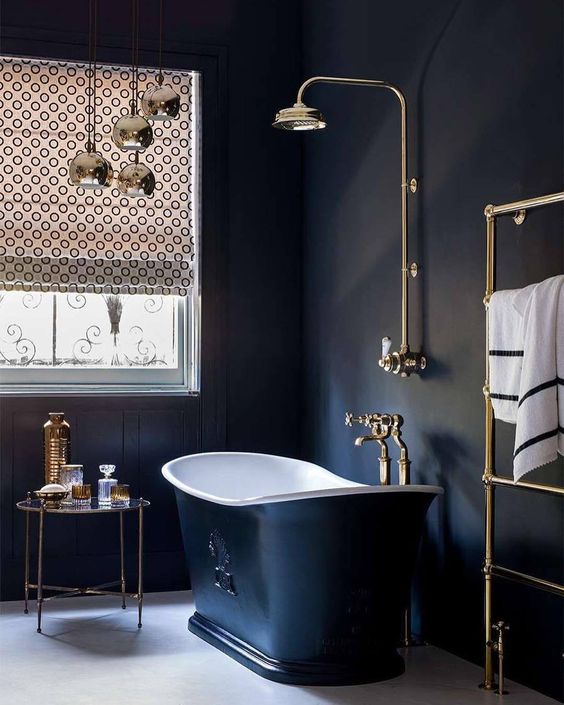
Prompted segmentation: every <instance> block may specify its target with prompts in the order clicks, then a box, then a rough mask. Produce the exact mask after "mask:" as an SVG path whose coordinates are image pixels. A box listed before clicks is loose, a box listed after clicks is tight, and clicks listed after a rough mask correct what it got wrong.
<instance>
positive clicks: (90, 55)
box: [86, 0, 94, 152]
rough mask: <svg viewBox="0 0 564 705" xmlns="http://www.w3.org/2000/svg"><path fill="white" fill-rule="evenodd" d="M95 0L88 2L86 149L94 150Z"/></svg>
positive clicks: (88, 150)
mask: <svg viewBox="0 0 564 705" xmlns="http://www.w3.org/2000/svg"><path fill="white" fill-rule="evenodd" d="M93 14H94V0H90V2H89V3H88V126H87V134H86V151H87V152H91V151H92V147H93V145H92V64H93V62H92V58H93V50H92V45H93V41H92V37H93V33H94V22H93Z"/></svg>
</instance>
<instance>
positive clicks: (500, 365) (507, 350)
mask: <svg viewBox="0 0 564 705" xmlns="http://www.w3.org/2000/svg"><path fill="white" fill-rule="evenodd" d="M535 286H536V284H533V285H532V286H530V287H527V290H529V292H528V293H529V294H530V291H531V290H532V289H533V288H534V287H535ZM525 291H526V290H525V289H510V290H508V291H496V292H495V293H494V294H492V297H491V299H490V304H489V342H488V348H489V359H490V399H491V401H492V406H493V409H494V415H495V417H496V419H499V420H500V421H506V422H507V423H517V409H518V404H519V387H520V384H521V371H522V369H523V355H524V350H523V345H524V330H523V311H522V310H521V309H520V308H517V307H516V306H515V301H516V300H517V297H520V298H522V296H523V293H524V292H525Z"/></svg>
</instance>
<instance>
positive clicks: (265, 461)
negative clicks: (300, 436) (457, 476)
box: [162, 452, 442, 506]
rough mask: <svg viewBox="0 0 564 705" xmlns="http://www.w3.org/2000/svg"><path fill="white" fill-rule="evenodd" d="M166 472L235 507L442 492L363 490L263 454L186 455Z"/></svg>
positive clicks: (185, 486)
mask: <svg viewBox="0 0 564 705" xmlns="http://www.w3.org/2000/svg"><path fill="white" fill-rule="evenodd" d="M162 473H163V475H164V477H165V478H166V479H167V480H168V481H169V482H170V483H172V484H173V485H174V486H175V487H178V489H180V490H183V491H184V492H187V493H188V494H191V495H193V496H195V497H200V498H201V499H207V500H208V501H211V502H216V503H217V504H225V505H234V506H238V505H245V504H261V503H267V502H284V501H290V500H296V499H306V498H312V497H323V496H335V495H342V494H367V493H372V492H405V491H411V492H413V491H418V492H431V493H433V494H441V493H442V489H441V488H440V487H435V486H433V485H406V486H399V485H387V486H381V485H363V484H361V483H358V482H353V481H352V480H347V479H345V478H343V477H340V476H339V475H335V474H334V473H332V472H330V471H329V470H326V469H325V468H323V467H321V466H319V465H315V464H314V463H308V462H305V461H303V460H295V459H294V458H284V457H281V456H276V455H264V454H262V453H230V452H218V453H198V454H195V455H186V456H184V457H182V458H176V459H175V460H171V461H170V462H168V463H167V464H166V465H164V467H163V469H162Z"/></svg>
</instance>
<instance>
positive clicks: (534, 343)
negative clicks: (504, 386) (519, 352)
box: [513, 276, 564, 480]
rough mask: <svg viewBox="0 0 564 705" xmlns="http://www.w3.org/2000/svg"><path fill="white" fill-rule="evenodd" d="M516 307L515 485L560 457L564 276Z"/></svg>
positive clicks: (563, 443)
mask: <svg viewBox="0 0 564 705" xmlns="http://www.w3.org/2000/svg"><path fill="white" fill-rule="evenodd" d="M524 291H525V290H523V292H524ZM514 306H515V308H516V309H517V310H520V311H522V313H523V359H522V362H523V364H522V371H521V379H520V383H519V401H518V403H517V428H516V432H515V451H514V455H513V476H514V478H515V480H519V479H521V478H522V477H523V475H525V474H526V473H528V472H530V471H531V470H533V469H534V468H537V467H539V466H541V465H545V464H546V463H550V462H552V461H553V460H556V458H557V456H558V453H560V454H563V455H564V428H563V427H564V386H562V385H564V379H563V377H564V276H557V277H552V278H551V279H547V280H546V281H544V282H541V283H540V284H536V285H534V286H533V288H532V291H530V292H529V293H528V294H527V295H525V294H524V293H523V294H522V295H517V297H516V300H515V301H514Z"/></svg>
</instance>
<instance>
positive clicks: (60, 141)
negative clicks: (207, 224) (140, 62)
mask: <svg viewBox="0 0 564 705" xmlns="http://www.w3.org/2000/svg"><path fill="white" fill-rule="evenodd" d="M87 68H88V67H87V65H85V64H76V63H69V62H60V61H44V60H38V59H27V58H26V59H24V58H19V57H8V56H5V57H0V162H1V163H2V165H3V166H2V169H1V170H0V289H4V290H12V289H23V290H28V291H29V290H37V291H63V292H65V291H76V292H104V293H114V294H115V293H129V294H135V293H139V294H178V295H181V296H184V295H186V294H187V293H188V292H189V290H190V287H191V286H192V283H193V280H194V268H195V266H196V262H195V255H196V243H197V226H198V212H197V208H198V204H197V200H198V199H197V178H198V174H197V171H198V168H197V159H198V154H197V152H198V149H197V147H198V129H199V126H198V123H199V120H198V110H199V100H198V95H199V94H198V88H199V74H198V73H196V72H187V71H183V72H180V71H174V72H167V77H166V80H167V81H168V82H170V83H172V85H173V86H174V88H175V90H176V91H177V93H179V94H180V98H181V110H180V115H179V117H178V118H176V119H175V120H172V121H167V122H165V123H154V125H153V133H154V142H153V144H152V145H151V146H150V147H148V149H147V150H146V151H145V152H144V153H142V154H141V161H142V162H144V163H146V164H147V166H149V167H150V168H151V169H152V170H153V172H154V174H155V179H156V187H155V191H154V193H153V195H152V196H151V197H148V198H138V199H129V198H126V197H124V196H123V195H121V194H120V192H119V190H118V189H117V186H112V187H110V188H108V189H105V190H95V191H85V190H84V189H82V188H78V189H77V188H76V187H75V186H73V184H72V183H71V182H70V179H69V175H68V165H69V162H70V161H71V160H72V159H73V157H74V156H75V155H76V154H77V152H79V151H83V150H84V144H85V141H86V135H85V129H86V124H87V114H86V104H87V98H86V86H87V73H86V72H87ZM156 74H157V71H156V70H154V69H145V68H141V69H140V71H139V93H140V96H141V95H142V93H143V91H144V90H145V88H146V87H147V86H148V85H151V84H154V82H155V76H156ZM129 81H130V74H129V72H128V70H127V68H126V67H119V66H100V67H99V73H98V79H97V119H96V133H97V135H98V138H97V139H98V149H99V150H100V151H101V153H102V154H103V156H104V157H106V159H108V160H109V161H110V163H111V164H112V166H113V169H114V174H115V175H116V176H117V174H118V173H119V171H120V170H121V169H122V168H123V167H124V166H126V165H127V164H128V163H129V162H130V161H131V160H132V159H133V156H132V155H128V154H127V153H124V152H120V151H119V150H118V149H117V148H116V147H115V145H114V144H113V142H112V140H111V132H112V127H113V123H114V121H115V120H116V119H117V118H118V117H119V116H120V115H122V114H125V113H126V112H128V108H127V106H128V100H129V95H130V93H129V91H130V88H129V85H130V84H129Z"/></svg>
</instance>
